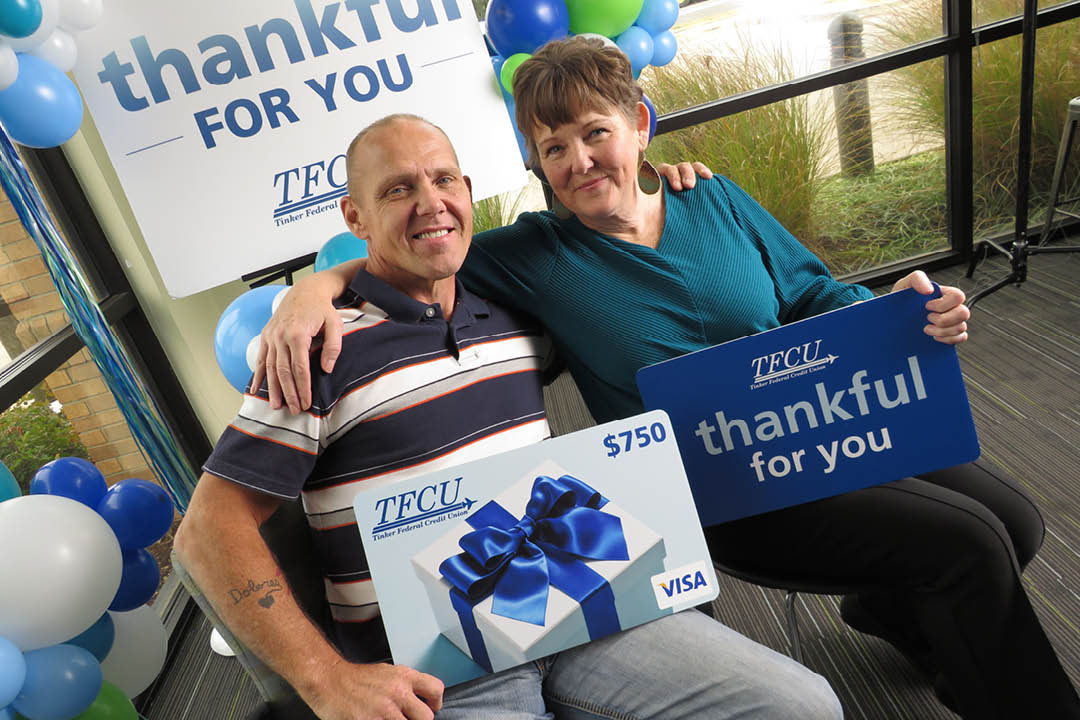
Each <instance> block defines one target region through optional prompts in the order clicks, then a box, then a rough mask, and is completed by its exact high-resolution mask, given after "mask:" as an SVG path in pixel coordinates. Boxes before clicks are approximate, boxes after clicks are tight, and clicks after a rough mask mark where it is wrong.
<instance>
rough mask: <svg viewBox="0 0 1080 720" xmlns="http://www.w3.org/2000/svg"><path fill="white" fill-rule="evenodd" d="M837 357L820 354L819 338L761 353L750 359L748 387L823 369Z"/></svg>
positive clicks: (757, 386)
mask: <svg viewBox="0 0 1080 720" xmlns="http://www.w3.org/2000/svg"><path fill="white" fill-rule="evenodd" d="M838 359H839V357H838V356H836V355H832V354H826V355H825V356H824V357H822V356H821V340H820V339H818V340H814V341H812V342H807V343H803V344H802V345H794V346H792V347H789V348H785V349H783V350H776V351H774V352H771V353H769V354H768V355H761V356H760V357H756V358H754V359H753V360H751V361H750V366H751V368H753V371H754V377H753V379H752V380H751V381H750V389H751V390H756V389H757V388H759V387H763V386H765V385H770V384H772V383H777V382H783V381H784V380H790V379H791V378H793V377H801V376H802V375H807V374H809V373H811V372H816V371H818V370H824V369H825V366H826V365H831V364H832V363H833V361H834V360H838Z"/></svg>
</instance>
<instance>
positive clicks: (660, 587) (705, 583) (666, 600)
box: [652, 560, 715, 609]
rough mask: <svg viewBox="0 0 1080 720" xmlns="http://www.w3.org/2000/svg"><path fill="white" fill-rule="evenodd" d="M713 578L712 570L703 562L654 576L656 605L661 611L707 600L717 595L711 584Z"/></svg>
mask: <svg viewBox="0 0 1080 720" xmlns="http://www.w3.org/2000/svg"><path fill="white" fill-rule="evenodd" d="M712 577H714V574H713V572H712V569H711V568H709V567H708V566H706V565H705V562H704V561H702V560H699V561H698V562H695V563H691V564H689V565H683V566H682V567H679V568H675V569H674V570H668V571H667V572H662V573H660V574H659V575H653V576H652V587H653V592H654V593H655V594H656V604H657V605H659V606H660V608H661V609H666V608H670V607H675V606H676V605H680V606H685V605H686V604H687V603H693V602H694V601H696V600H707V599H709V598H711V597H712V596H713V595H714V594H715V589H714V588H713V586H712V585H711V584H710V583H709V578H712Z"/></svg>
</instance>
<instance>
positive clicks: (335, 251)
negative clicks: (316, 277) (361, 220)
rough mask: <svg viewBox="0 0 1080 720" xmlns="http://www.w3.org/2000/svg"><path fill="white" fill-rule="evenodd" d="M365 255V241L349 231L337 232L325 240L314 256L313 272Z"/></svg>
mask: <svg viewBox="0 0 1080 720" xmlns="http://www.w3.org/2000/svg"><path fill="white" fill-rule="evenodd" d="M365 257H367V243H366V242H364V241H363V240H361V239H360V238H358V237H356V236H355V235H353V234H352V233H351V232H343V233H338V234H337V235H335V236H334V237H332V238H330V239H329V240H327V241H326V243H325V244H324V245H323V246H322V248H320V249H319V252H318V254H317V255H316V256H315V272H319V271H321V270H326V269H327V268H332V267H334V266H335V265H340V264H341V263H343V262H348V261H349V260H356V259H357V258H365Z"/></svg>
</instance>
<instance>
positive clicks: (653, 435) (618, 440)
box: [604, 422, 667, 458]
mask: <svg viewBox="0 0 1080 720" xmlns="http://www.w3.org/2000/svg"><path fill="white" fill-rule="evenodd" d="M666 438H667V429H666V428H665V427H664V426H663V424H661V423H658V422H656V423H653V424H652V425H641V426H640V427H636V428H634V429H632V430H624V431H623V432H621V433H618V434H615V433H608V435H607V437H605V438H604V447H606V448H607V449H608V451H607V456H608V457H609V458H613V457H615V456H616V455H618V454H619V453H621V452H630V451H631V450H633V449H634V448H643V447H645V446H646V445H648V444H649V443H662V442H664V440H665V439H666Z"/></svg>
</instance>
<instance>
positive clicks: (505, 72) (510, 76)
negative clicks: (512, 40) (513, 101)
mask: <svg viewBox="0 0 1080 720" xmlns="http://www.w3.org/2000/svg"><path fill="white" fill-rule="evenodd" d="M531 57H532V55H530V54H529V53H514V54H513V55H511V56H510V57H508V58H506V62H504V63H503V66H502V68H501V69H500V70H499V82H501V83H502V86H503V87H504V88H506V92H508V93H510V94H511V95H512V94H513V93H514V73H516V72H517V69H518V67H519V66H520V65H521V63H523V62H525V61H526V60H528V59H529V58H531Z"/></svg>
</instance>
